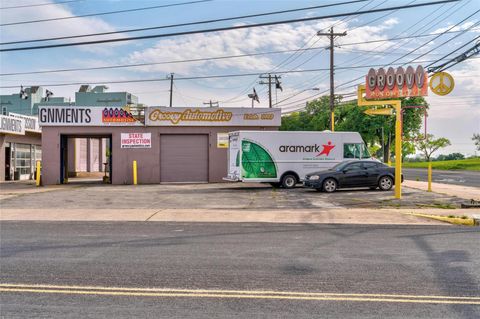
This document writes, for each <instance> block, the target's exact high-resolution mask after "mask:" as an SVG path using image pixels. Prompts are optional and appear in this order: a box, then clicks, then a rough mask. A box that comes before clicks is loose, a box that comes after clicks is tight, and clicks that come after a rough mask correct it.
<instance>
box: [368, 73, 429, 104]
mask: <svg viewBox="0 0 480 319" xmlns="http://www.w3.org/2000/svg"><path fill="white" fill-rule="evenodd" d="M365 88H366V90H365V94H366V98H367V99H385V98H387V99H388V98H399V97H410V96H426V95H428V75H427V72H426V71H425V70H424V68H423V67H422V66H420V65H419V66H417V68H416V69H415V68H413V67H412V66H408V67H407V68H406V69H404V68H403V67H398V68H397V69H394V68H392V67H389V68H388V69H387V70H386V71H385V69H384V68H380V69H378V70H375V69H370V71H368V74H367V76H366V85H365Z"/></svg>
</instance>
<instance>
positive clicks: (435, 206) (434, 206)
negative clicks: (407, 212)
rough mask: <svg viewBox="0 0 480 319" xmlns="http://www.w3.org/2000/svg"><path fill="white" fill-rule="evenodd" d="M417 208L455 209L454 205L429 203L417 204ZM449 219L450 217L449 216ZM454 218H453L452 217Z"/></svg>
mask: <svg viewBox="0 0 480 319" xmlns="http://www.w3.org/2000/svg"><path fill="white" fill-rule="evenodd" d="M417 206H418V207H422V208H440V209H457V207H455V205H453V204H450V203H438V202H435V203H431V204H417ZM449 217H450V216H449ZM452 217H455V216H452Z"/></svg>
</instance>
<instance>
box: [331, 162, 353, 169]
mask: <svg viewBox="0 0 480 319" xmlns="http://www.w3.org/2000/svg"><path fill="white" fill-rule="evenodd" d="M351 162H352V161H345V162H341V163H338V164H337V165H335V166H333V167H332V169H333V170H335V171H341V170H343V168H344V167H345V166H347V165H348V164H350V163H351Z"/></svg>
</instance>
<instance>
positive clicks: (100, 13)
mask: <svg viewBox="0 0 480 319" xmlns="http://www.w3.org/2000/svg"><path fill="white" fill-rule="evenodd" d="M210 1H213V0H196V1H189V2H181V3H170V4H162V5H158V6H150V7H141V8H133V9H124V10H116V11H107V12H98V13H88V14H82V15H78V16H69V17H58V18H49V19H39V20H30V21H18V22H9V23H2V24H0V27H5V26H10V25H19V24H31V23H39V22H47V21H59V20H69V19H78V18H87V17H96V16H104V15H110V14H119V13H126V12H135V11H145V10H151V9H159V8H167V7H177V6H184V5H188V4H195V3H201V2H210Z"/></svg>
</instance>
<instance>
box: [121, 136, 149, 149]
mask: <svg viewBox="0 0 480 319" xmlns="http://www.w3.org/2000/svg"><path fill="white" fill-rule="evenodd" d="M120 138H121V143H120V144H121V148H151V147H152V133H121V137H120Z"/></svg>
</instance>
